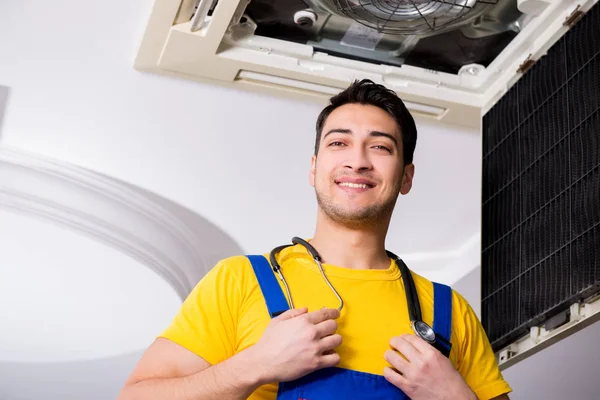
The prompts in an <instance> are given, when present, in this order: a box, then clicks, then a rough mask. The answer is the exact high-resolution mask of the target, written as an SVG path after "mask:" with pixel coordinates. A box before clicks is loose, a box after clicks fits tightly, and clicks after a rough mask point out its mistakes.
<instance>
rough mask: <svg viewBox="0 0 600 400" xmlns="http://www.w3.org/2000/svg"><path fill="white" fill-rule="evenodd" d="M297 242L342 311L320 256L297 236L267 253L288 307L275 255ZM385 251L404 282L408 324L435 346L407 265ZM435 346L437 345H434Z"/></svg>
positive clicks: (340, 300)
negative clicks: (306, 253)
mask: <svg viewBox="0 0 600 400" xmlns="http://www.w3.org/2000/svg"><path fill="white" fill-rule="evenodd" d="M297 244H300V245H302V246H304V247H305V248H306V250H307V251H308V252H309V253H310V255H311V256H312V258H313V259H314V260H315V263H316V264H317V266H318V267H319V271H320V272H321V275H322V276H323V279H324V280H325V282H327V285H328V286H329V287H330V288H331V291H332V292H333V293H334V294H335V297H337V299H338V301H339V303H340V305H339V307H338V310H340V311H342V308H343V307H344V300H343V299H342V296H340V294H339V293H338V292H337V290H335V287H333V285H332V284H331V282H329V279H328V278H327V275H325V271H324V270H323V265H322V264H321V256H320V255H319V253H318V252H317V250H316V249H315V248H314V247H313V246H312V245H310V244H309V243H308V242H307V241H305V240H303V239H301V238H298V237H294V238H292V244H285V245H282V246H278V247H275V248H274V249H273V250H271V253H270V254H269V260H270V262H271V267H272V268H273V271H274V272H275V273H277V275H278V276H279V279H281V282H282V283H283V286H284V288H285V291H286V293H287V297H288V301H289V305H290V308H294V303H293V301H292V295H291V293H290V288H289V287H288V284H287V281H286V280H285V277H284V276H283V274H282V273H281V266H280V265H279V263H278V262H277V259H276V256H277V254H278V253H279V252H280V251H281V250H283V249H285V248H286V247H289V246H293V245H297ZM386 253H387V255H388V257H390V258H392V259H393V260H394V261H395V262H396V265H398V268H399V269H400V274H401V276H402V281H403V282H404V291H405V292H406V303H407V304H408V317H409V319H410V325H411V327H412V330H413V331H414V332H415V334H416V335H417V336H419V337H420V338H421V339H423V340H425V341H426V342H427V343H429V344H431V345H433V346H435V345H436V339H437V338H438V337H437V335H436V334H435V331H434V330H433V328H432V327H431V326H429V324H427V323H425V322H423V321H422V316H421V306H420V304H419V298H418V296H417V289H416V287H415V282H414V281H413V278H412V274H411V273H410V271H409V270H408V267H407V266H406V264H405V263H404V261H402V260H401V259H400V257H398V256H397V255H395V254H394V253H392V252H390V251H387V250H386ZM435 347H437V346H435Z"/></svg>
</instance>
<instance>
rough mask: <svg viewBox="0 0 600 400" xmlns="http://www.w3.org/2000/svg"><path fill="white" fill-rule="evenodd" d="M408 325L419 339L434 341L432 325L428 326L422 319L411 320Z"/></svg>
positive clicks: (428, 341)
mask: <svg viewBox="0 0 600 400" xmlns="http://www.w3.org/2000/svg"><path fill="white" fill-rule="evenodd" d="M410 325H411V327H412V329H413V331H414V332H415V333H416V334H417V336H419V337H420V338H421V339H423V340H424V341H426V342H427V343H430V344H433V343H435V332H434V331H433V328H432V327H430V326H429V325H427V324H426V323H425V322H423V321H411V323H410Z"/></svg>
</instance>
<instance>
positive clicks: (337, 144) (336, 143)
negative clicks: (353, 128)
mask: <svg viewBox="0 0 600 400" xmlns="http://www.w3.org/2000/svg"><path fill="white" fill-rule="evenodd" d="M329 145H330V146H344V143H342V142H339V141H337V142H331V143H329Z"/></svg>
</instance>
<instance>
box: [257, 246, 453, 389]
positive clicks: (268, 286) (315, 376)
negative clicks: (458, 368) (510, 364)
mask: <svg viewBox="0 0 600 400" xmlns="http://www.w3.org/2000/svg"><path fill="white" fill-rule="evenodd" d="M247 257H248V258H249V259H250V261H251V263H252V268H253V269H254V273H255V274H256V278H257V280H258V283H259V285H260V288H261V291H262V294H263V296H264V298H265V302H266V305H267V309H268V311H269V315H270V316H271V318H274V317H276V316H277V315H279V314H281V313H283V312H285V311H287V310H288V309H289V305H288V302H287V300H286V297H285V295H284V294H283V291H282V290H281V287H280V286H279V283H278V282H277V278H276V277H275V274H274V273H273V270H272V269H271V265H270V264H269V262H268V261H267V259H266V258H265V257H264V256H262V255H251V256H247ZM433 285H434V321H433V329H434V331H435V332H436V334H437V335H438V336H442V337H443V338H445V339H446V341H447V342H448V343H450V334H451V328H452V291H451V289H450V287H448V286H446V285H442V284H439V283H435V282H434V284H433ZM448 352H449V350H448ZM381 357H383V354H382V355H381ZM277 399H278V400H330V399H356V400H367V399H368V400H376V399H378V400H379V399H380V400H406V399H409V397H408V396H407V395H406V394H404V392H402V391H401V390H400V389H398V388H397V387H396V386H394V385H392V384H391V383H389V382H388V381H387V380H386V379H385V377H383V376H382V375H375V374H370V373H365V372H360V371H352V370H348V369H342V368H338V367H331V368H324V369H320V370H317V371H315V372H312V373H310V374H308V375H306V376H304V377H301V378H299V379H296V380H294V381H290V382H280V383H279V389H278V393H277Z"/></svg>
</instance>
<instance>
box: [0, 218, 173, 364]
mask: <svg viewBox="0 0 600 400" xmlns="http://www.w3.org/2000/svg"><path fill="white" fill-rule="evenodd" d="M0 243H2V246H1V248H2V256H1V257H2V262H0V303H1V304H4V305H8V304H12V306H11V307H0V321H2V340H0V362H29V363H31V362H65V361H79V360H89V359H97V358H106V357H114V356H118V355H122V354H127V353H129V352H133V351H139V350H140V348H141V346H142V345H143V344H149V343H151V341H152V339H153V333H157V332H160V330H161V329H163V328H164V326H165V325H166V324H168V323H169V322H170V320H171V318H172V317H173V315H174V313H175V312H177V309H178V308H179V306H180V304H181V300H180V298H179V296H178V295H177V293H176V292H175V290H174V289H173V287H171V285H169V283H167V282H166V281H165V280H164V279H162V277H160V276H159V275H157V274H156V273H154V272H153V271H152V270H151V269H149V268H148V267H146V266H145V265H143V264H141V263H139V262H138V261H137V260H134V259H132V258H131V257H129V256H128V255H126V254H123V253H122V252H120V251H117V250H114V249H111V248H107V247H106V246H105V245H104V244H102V243H99V242H98V241H95V240H92V239H90V238H88V237H86V236H83V235H81V234H80V233H78V232H74V231H72V230H70V229H66V228H61V227H58V226H57V225H56V224H54V223H51V222H49V221H43V220H39V219H35V218H31V217H30V216H25V215H21V214H15V213H12V212H8V211H5V210H2V209H0ZM133 293H135V295H133ZM40 335H41V336H40Z"/></svg>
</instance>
